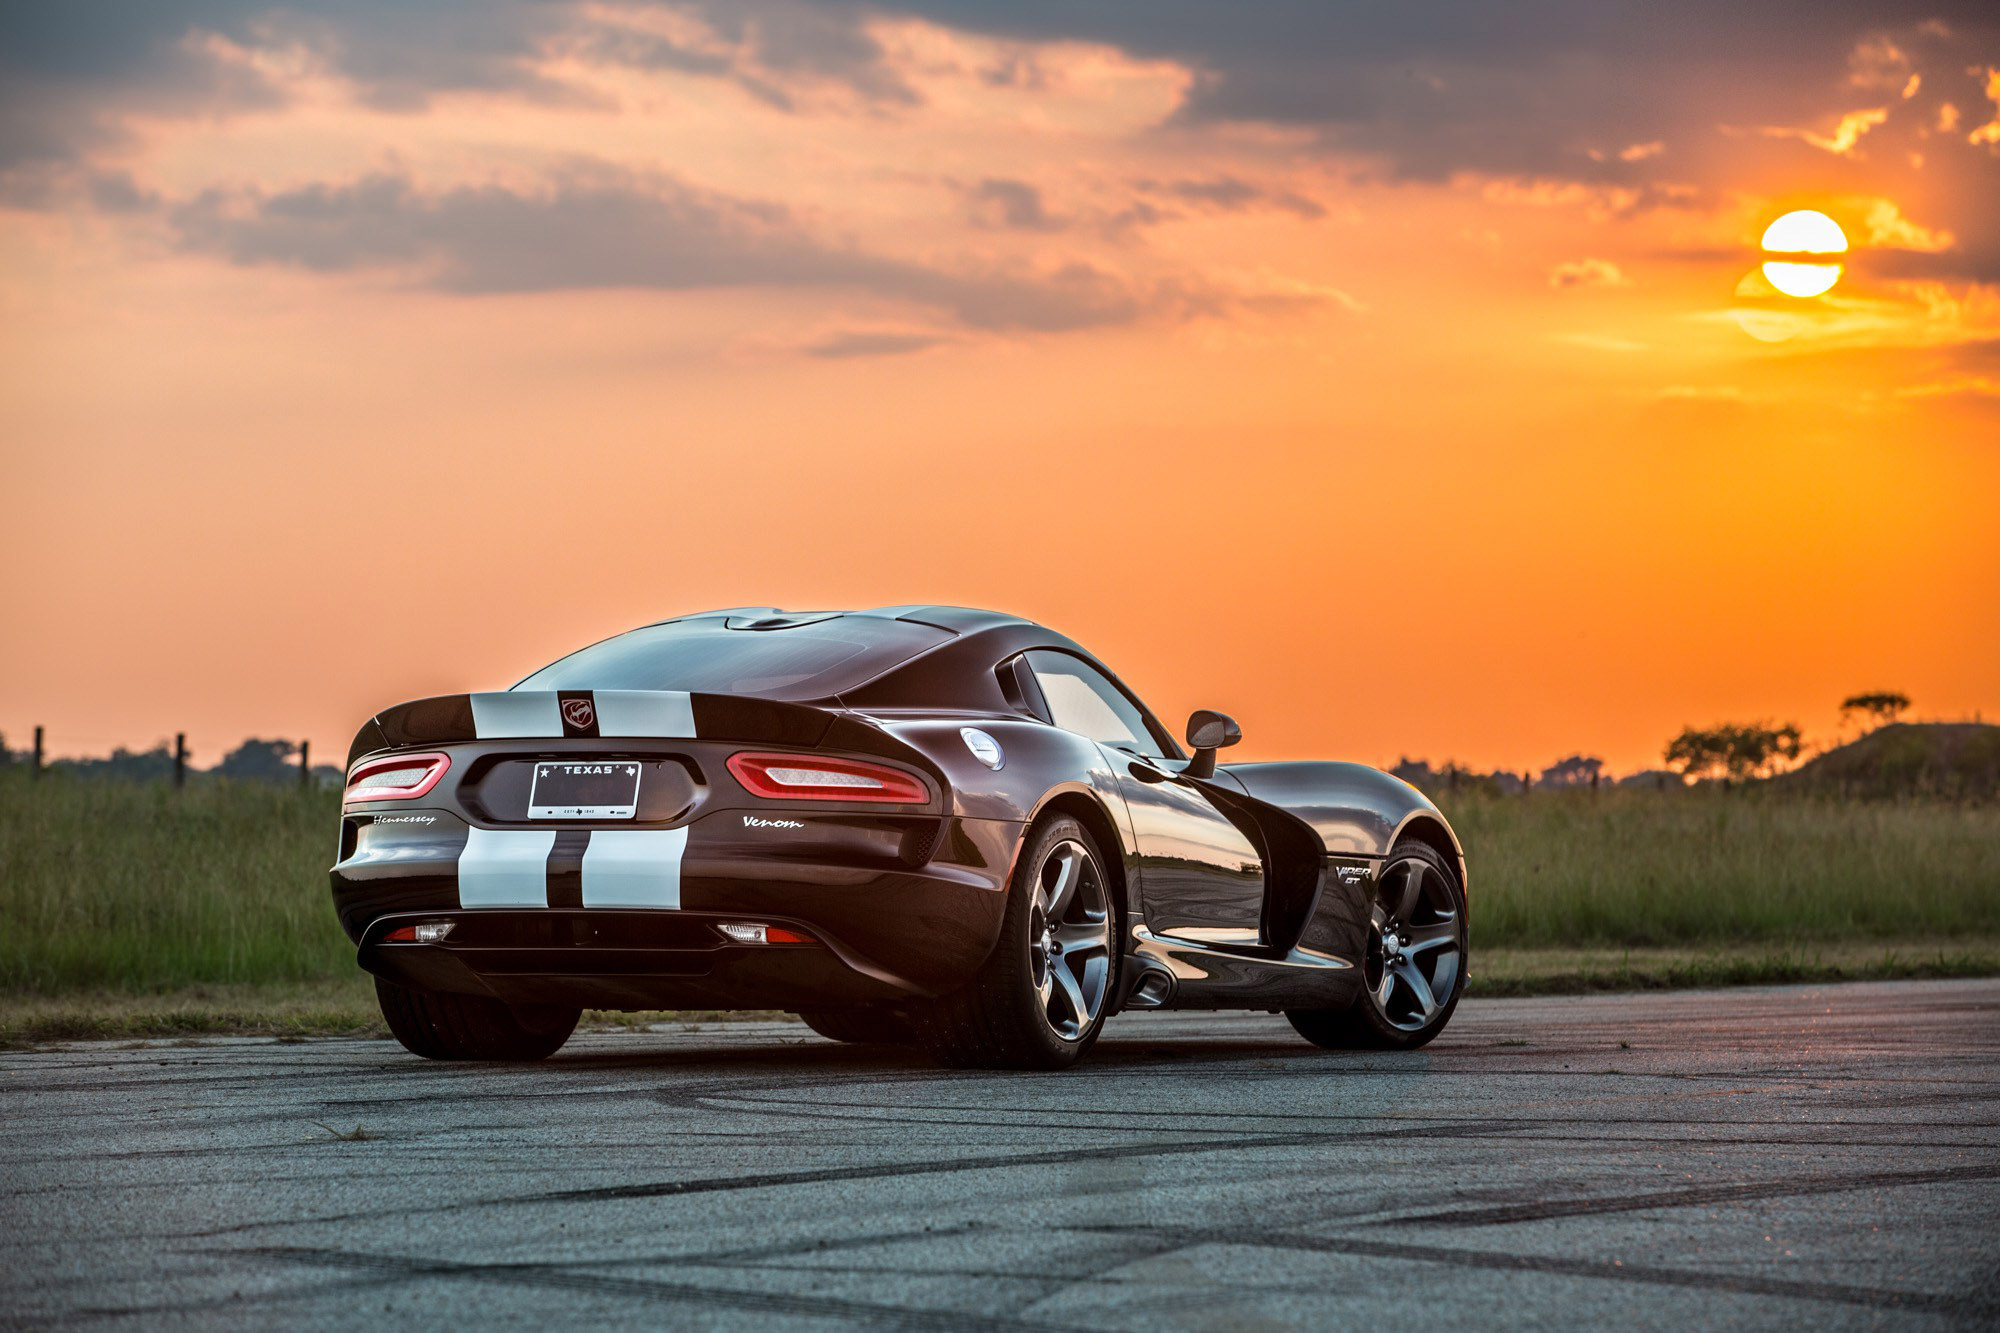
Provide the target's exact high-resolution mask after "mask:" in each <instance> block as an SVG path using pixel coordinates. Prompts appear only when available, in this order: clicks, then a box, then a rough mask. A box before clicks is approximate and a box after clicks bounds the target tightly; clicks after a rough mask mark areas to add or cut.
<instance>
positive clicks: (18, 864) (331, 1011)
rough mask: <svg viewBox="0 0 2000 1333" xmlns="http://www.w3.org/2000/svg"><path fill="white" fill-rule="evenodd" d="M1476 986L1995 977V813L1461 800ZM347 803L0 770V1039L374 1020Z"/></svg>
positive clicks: (1736, 802) (251, 787)
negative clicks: (329, 880) (363, 969)
mask: <svg viewBox="0 0 2000 1333" xmlns="http://www.w3.org/2000/svg"><path fill="white" fill-rule="evenodd" d="M1445 805H1446V813H1447V815H1449V816H1450V818H1451V819H1452V822H1453V824H1454V826H1455V827H1456V828H1457V830H1458V832H1459V835H1460V837H1461V838H1462V839H1463V840H1464V842H1465V844H1466V846H1467V847H1468V849H1469V853H1470V860H1471V883H1472V922H1473V978H1474V982H1473V984H1474V987H1475V992H1476V993H1487V994H1502V993H1516V994H1518V993H1526V992H1529V991H1535V990H1544V991H1546V990H1550V989H1558V990H1583V989H1605V988H1615V987H1645V986H1654V985H1702V984H1728V983H1737V982H1757V981H1786V980H1831V979H1838V978H1841V977H1859V976H1911V975H1969V974H1981V973H1992V972H2000V806H1996V805H1992V804H1983V805H1954V804H1948V803H1942V802H1903V803H1892V802H1872V803H1859V802H1835V801H1828V800H1824V799H1820V798H1814V797H1803V796H1797V795H1790V796H1787V795H1783V794H1780V793H1777V792H1773V791H1737V792H1721V791H1687V792H1652V791H1617V790H1607V791H1604V792H1600V793H1591V792H1587V791H1579V792H1563V793H1537V794H1535V795H1532V796H1527V797H1520V796H1514V797H1492V796H1477V797H1474V796H1467V797H1464V798H1461V799H1459V800H1457V801H1450V800H1447V801H1446V802H1445ZM336 818H337V804H336V798H335V797H334V796H333V795H331V794H330V793H325V792H313V791H302V790H299V789H297V788H292V787H289V786H265V785H261V784H241V785H229V784H225V783H221V782H204V783H199V784H196V785H193V786H190V787H189V788H187V789H186V790H184V791H175V790H173V789H172V788H170V787H166V786H164V785H144V784H135V783H126V782H117V781H104V780H94V781H93V780H89V779H77V778H71V777H68V776H66V775H61V774H51V775H48V776H46V777H44V778H43V779H42V780H40V781H38V782H37V781H30V780H29V779H28V778H27V776H26V775H25V774H23V773H19V772H12V773H7V772H0V1037H4V1038H7V1039H11V1040H24V1039H37V1038H42V1039H47V1038H52V1037H55V1036H59V1035H70V1036H81V1035H86V1034H89V1035H146V1034H153V1035H171V1034H175V1033H182V1032H193V1031H205V1030H213V1031H240V1032H272V1033H280V1034H281V1033H285V1032H305V1031H329V1030H344V1029H349V1028H351V1029H355V1030H374V1027H375V1017H374V1014H373V1005H372V1002H371V1000H370V998H369V995H368V992H367V989H366V987H365V985H364V984H363V978H362V977H361V976H360V975H359V974H358V973H357V972H356V970H355V967H354V956H353V950H352V948H351V947H350V946H349V945H348V943H347V941H346V938H345V937H344V936H343V935H342V934H341V933H340V930H339V928H338V926H337V925H336V924H335V923H334V918H333V909H332V905H331V902H330V900H329V898H328V894H327V884H326V867H327V865H328V863H329V862H330V861H331V859H332V855H333V842H334V831H335V821H336Z"/></svg>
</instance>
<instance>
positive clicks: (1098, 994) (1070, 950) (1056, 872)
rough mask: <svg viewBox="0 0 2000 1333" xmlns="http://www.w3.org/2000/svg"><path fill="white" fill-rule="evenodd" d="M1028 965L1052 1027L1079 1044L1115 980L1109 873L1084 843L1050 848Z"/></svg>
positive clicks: (1032, 918) (1038, 880) (1040, 877)
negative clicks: (1106, 879) (1106, 877)
mask: <svg viewBox="0 0 2000 1333" xmlns="http://www.w3.org/2000/svg"><path fill="white" fill-rule="evenodd" d="M1028 963H1029V969H1030V976H1031V978H1032V980H1033V981H1034V985H1035V995H1036V999H1037V1000H1038V1002H1039V1003H1040V1005H1041V1009H1042V1016H1043V1018H1044V1020H1045V1021H1046V1022H1047V1023H1048V1025H1049V1027H1050V1028H1051V1029H1052V1030H1053V1031H1054V1032H1055V1034H1056V1035H1057V1036H1058V1037H1061V1038H1062V1039H1063V1040H1064V1041H1077V1040H1079V1039H1081V1038H1082V1036H1083V1034H1084V1033H1086V1032H1088V1031H1089V1030H1090V1026H1091V1024H1092V1023H1094V1022H1096V1021H1097V1016H1098V1014H1100V1013H1101V1012H1103V1009H1104V999H1105V993H1106V991H1107V990H1108V989H1109V987H1110V981H1111V910H1110V899H1109V897H1108V896H1107V895H1106V893H1105V890H1104V875H1103V872H1102V871H1101V870H1100V869H1099V868H1098V865H1097V859H1096V858H1095V857H1094V856H1092V855H1091V854H1090V850H1089V849H1088V848H1087V847H1085V846H1084V845H1083V844H1082V843H1080V842H1076V841H1074V840H1071V839H1064V840H1063V841H1061V842H1058V843H1056V844H1055V845H1054V846H1052V847H1050V848H1049V851H1048V854H1047V855H1046V856H1045V857H1044V858H1043V859H1042V864H1041V867H1040V870H1039V872H1038V873H1037V874H1036V876H1035V901H1034V906H1033V907H1032V909H1031V910H1030V912H1029V914H1028Z"/></svg>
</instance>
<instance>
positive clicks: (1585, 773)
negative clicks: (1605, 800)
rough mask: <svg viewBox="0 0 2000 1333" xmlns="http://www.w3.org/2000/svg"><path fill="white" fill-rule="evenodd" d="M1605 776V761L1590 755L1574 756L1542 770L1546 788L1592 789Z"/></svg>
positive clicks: (1542, 782)
mask: <svg viewBox="0 0 2000 1333" xmlns="http://www.w3.org/2000/svg"><path fill="white" fill-rule="evenodd" d="M1603 775H1604V761H1603V760H1602V759H1598V758H1595V757H1593V756H1590V755H1581V754H1573V755H1571V756H1570V757H1569V758H1567V759H1564V760H1562V761H1561V762H1560V763H1555V764H1551V765H1549V766H1548V767H1547V768H1545V769H1543V770H1542V777H1541V784H1542V786H1544V787H1591V786H1595V785H1596V784H1597V780H1598V779H1599V778H1600V777H1602V776H1603Z"/></svg>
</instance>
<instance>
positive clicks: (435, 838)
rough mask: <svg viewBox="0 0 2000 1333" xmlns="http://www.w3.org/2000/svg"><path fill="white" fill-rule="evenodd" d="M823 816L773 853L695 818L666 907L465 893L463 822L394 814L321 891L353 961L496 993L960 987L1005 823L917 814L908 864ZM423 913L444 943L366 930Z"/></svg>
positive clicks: (699, 997)
mask: <svg viewBox="0 0 2000 1333" xmlns="http://www.w3.org/2000/svg"><path fill="white" fill-rule="evenodd" d="M848 818H849V820H850V821H851V817H848ZM454 822H455V821H454ZM834 822H835V821H834V819H833V818H828V819H827V820H826V825H825V826H822V825H820V824H819V823H818V822H817V821H813V822H812V823H811V824H810V825H809V826H808V827H807V829H806V831H805V833H804V834H803V835H801V836H798V837H795V838H793V839H791V840H788V841H787V842H786V843H783V844H780V847H781V848H782V850H783V851H784V852H788V853H790V854H789V855H773V854H768V853H767V854H763V855H759V854H756V852H754V851H752V850H751V849H750V848H749V847H746V846H745V845H744V842H745V840H744V839H743V837H742V836H741V835H740V834H738V835H736V836H734V837H731V838H727V839H725V838H721V837H717V836H714V835H713V834H711V833H709V832H708V831H707V830H704V829H703V825H704V824H705V823H707V821H696V822H695V824H694V825H693V827H692V829H691V836H690V837H689V839H688V841H687V844H686V855H685V857H684V859H683V860H682V861H681V864H680V867H679V906H678V907H677V908H672V909H665V908H650V907H648V908H623V907H589V906H586V907H581V908H578V907H575V906H572V905H565V904H560V903H559V904H558V905H553V906H537V905H533V904H529V905H512V906H506V907H481V906H466V905H465V904H464V903H463V902H462V901H461V896H460V886H459V871H458V860H457V857H458V854H459V849H460V847H461V846H462V843H463V838H462V836H461V835H455V834H452V833H450V831H449V830H448V828H447V827H446V825H445V823H444V821H443V820H442V819H441V820H439V821H436V822H434V823H433V824H432V825H428V826H418V827H419V828H421V829H422V830H423V831H422V832H421V833H413V834H411V835H410V836H409V837H407V838H405V837H402V836H400V834H401V831H402V829H403V828H405V827H407V826H402V825H395V826H391V830H393V831H395V832H396V833H397V834H398V835H399V836H397V837H395V838H394V839H387V838H384V839H368V838H364V839H361V840H360V841H359V843H358V844H354V843H351V844H350V845H349V846H348V851H349V854H348V855H347V856H346V857H344V858H343V859H342V861H341V862H340V863H339V864H337V865H335V866H334V867H333V871H332V883H333V898H334V904H335V907H336V909H337V910H338V911H339V913H340V918H341V924H342V926H343V928H344V929H345V930H346V931H347V933H348V936H349V937H350V938H351V939H353V940H354V941H355V943H356V945H357V946H358V950H359V953H358V961H359V962H360V965H361V966H362V967H363V968H364V969H366V970H367V971H369V972H372V973H374V974H375V975H377V976H380V977H382V978H384V979H386V980H389V981H392V982H395V983H397V984H399V985H406V986H413V987H417V988H421V989H427V990H442V991H457V992H461V993H466V994H475V995H490V996H493V997H496V998H498V999H502V1000H505V1001H507V1002H508V1003H516V1004H521V1003H551V1004H574V1005H578V1006H582V1007H589V1008H613V1009H615V1008H627V1009H653V1008H680V1007H702V1008H718V1009H799V1008H814V1007H840V1006H845V1005H857V1004H870V1003H881V1002H887V1001H894V1000H898V999H910V998H916V997H922V996H930V995H938V994H942V993H944V992H946V991H949V990H953V989H956V988H957V987H959V986H961V985H963V984H964V983H965V981H966V980H967V979H968V978H969V977H971V976H972V974H973V973H974V972H975V971H977V970H978V968H979V966H980V965H981V964H982V963H983V962H985V960H986V957H987V955H988V954H990V953H991V952H992V949H993V944H994V941H995V940H996V939H998V937H999V933H1000V926H1001V921H1002V919H1003V916H1004V912H1005V895H1006V885H1007V879H1008V876H1009V874H1010V872H1011V870H1012V867H1013V858H1014V855H1015V852H1016V850H1017V848H1018V845H1019V842H1020V838H1021V833H1022V826H1021V825H1019V824H1016V823H1013V822H1010V821H1005V820H975V819H951V818H947V819H942V820H939V819H930V820H928V821H927V822H928V824H929V825H930V827H931V830H933V832H932V833H931V834H928V835H927V836H925V837H924V839H923V845H922V847H921V850H922V852H923V853H925V855H924V858H923V860H922V861H921V863H919V864H912V862H913V861H916V860H917V857H916V856H914V855H911V854H910V851H909V849H910V848H911V846H912V845H913V844H912V842H911V839H910V838H909V837H908V836H907V834H898V835H897V836H896V837H894V838H886V840H885V835H884V833H883V831H882V830H880V829H870V830H868V832H869V833H870V835H871V839H872V841H868V842H856V843H854V846H853V848H852V849H850V848H849V846H848V845H847V844H846V843H843V842H842V841H841V839H842V838H846V839H849V840H850V841H852V838H853V835H854V833H855V829H854V828H853V826H852V823H851V822H849V823H847V826H846V827H845V828H835V827H832V826H833V825H834ZM875 822H876V823H878V824H879V823H881V822H884V821H879V820H878V821H875ZM729 825H730V827H731V828H732V829H738V828H740V827H741V826H740V824H737V823H736V821H734V820H733V819H732V820H731V821H729ZM461 827H462V826H461ZM385 832H387V831H386V830H385ZM807 839H810V841H808V840H807ZM371 847H372V848H373V850H371ZM758 850H763V849H762V848H759V849H758ZM430 921H451V922H453V923H454V928H453V930H452V932H451V933H450V935H449V936H448V937H447V938H446V940H445V942H444V943H442V944H402V943H397V944H390V943H385V942H384V941H383V936H385V935H387V934H388V933H389V932H390V931H391V930H394V929H396V928H397V927H399V926H403V925H414V924H418V923H420V922H430ZM724 921H733V922H755V923H763V924H766V925H772V926H785V927H788V928H790V929H794V930H797V931H800V932H802V933H804V934H807V935H810V936H811V937H813V939H814V940H815V941H816V943H814V944H810V945H741V944H736V943H733V942H731V941H730V940H728V939H727V938H726V937H725V936H724V935H723V934H722V933H721V932H720V931H719V930H718V929H717V926H718V924H719V923H721V922H724Z"/></svg>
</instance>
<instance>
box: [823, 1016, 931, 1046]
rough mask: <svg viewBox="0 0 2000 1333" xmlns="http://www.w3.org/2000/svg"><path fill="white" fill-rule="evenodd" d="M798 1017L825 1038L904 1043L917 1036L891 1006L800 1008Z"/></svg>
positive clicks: (872, 1043)
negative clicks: (881, 1007) (887, 1007)
mask: <svg viewBox="0 0 2000 1333" xmlns="http://www.w3.org/2000/svg"><path fill="white" fill-rule="evenodd" d="M799 1017H800V1018H801V1019H802V1020H804V1022H805V1025H806V1026H807V1027H809V1028H811V1029H812V1030H813V1031H814V1032H817V1033H819V1035H820V1036H822V1037H825V1038H826V1039H827V1040H828V1041H845V1042H852V1043H854V1044H855V1045H857V1046H904V1045H908V1044H909V1043H910V1042H913V1041H915V1040H916V1039H917V1034H916V1030H915V1029H914V1028H913V1027H912V1026H911V1025H910V1020H909V1019H907V1018H905V1017H903V1015H901V1014H899V1013H897V1012H895V1011H894V1010H892V1009H802V1010H800V1011H799Z"/></svg>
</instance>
